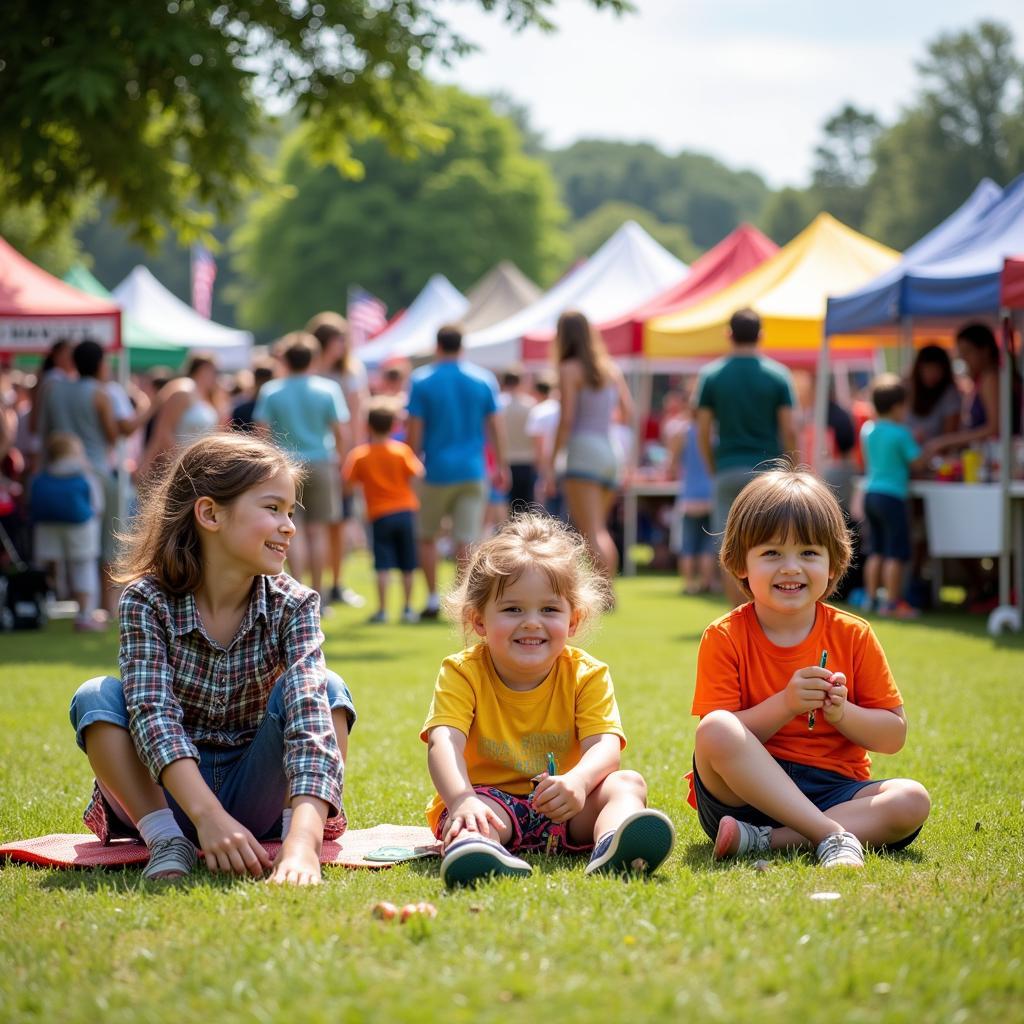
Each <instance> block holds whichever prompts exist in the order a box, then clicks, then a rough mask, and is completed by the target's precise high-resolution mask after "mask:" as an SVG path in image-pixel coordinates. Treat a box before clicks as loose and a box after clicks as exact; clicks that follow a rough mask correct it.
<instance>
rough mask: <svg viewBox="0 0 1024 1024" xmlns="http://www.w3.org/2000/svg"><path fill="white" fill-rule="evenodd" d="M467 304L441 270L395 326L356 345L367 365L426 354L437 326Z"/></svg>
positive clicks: (433, 343) (457, 315)
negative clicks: (365, 342) (364, 342)
mask: <svg viewBox="0 0 1024 1024" xmlns="http://www.w3.org/2000/svg"><path fill="white" fill-rule="evenodd" d="M468 308H469V300H468V299H467V298H466V296H465V295H463V294H462V292H460V291H459V290H458V289H457V288H456V287H455V286H454V285H453V284H452V283H451V281H449V280H448V278H447V277H445V276H444V274H434V275H433V276H432V277H431V278H430V280H429V281H427V283H426V284H425V285H424V286H423V290H422V291H421V292H420V293H419V295H417V296H416V298H415V299H413V300H412V302H411V303H410V305H409V308H408V309H407V310H406V311H405V312H404V313H403V314H402V316H401V317H399V319H398V322H397V323H395V324H394V326H392V327H389V328H388V329H387V330H385V331H384V332H383V333H382V334H378V335H377V337H376V338H374V339H373V341H370V342H368V343H367V344H365V345H361V346H360V347H359V349H358V355H359V358H360V360H361V361H362V362H363V363H365V364H366V365H367V366H379V365H380V364H381V363H383V362H386V361H387V360H388V359H400V358H405V359H415V358H417V357H421V356H429V355H430V354H431V353H432V352H433V351H434V348H435V347H436V344H437V329H438V328H439V327H441V326H442V325H444V324H447V323H453V322H455V321H457V320H459V318H460V317H461V316H462V314H463V313H465V312H466V310H467V309H468Z"/></svg>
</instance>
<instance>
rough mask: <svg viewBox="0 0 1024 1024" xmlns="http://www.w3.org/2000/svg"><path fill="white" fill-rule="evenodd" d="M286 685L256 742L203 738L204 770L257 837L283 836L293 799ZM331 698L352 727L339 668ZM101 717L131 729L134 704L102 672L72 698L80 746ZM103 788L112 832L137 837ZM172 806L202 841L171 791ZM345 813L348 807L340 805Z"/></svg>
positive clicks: (330, 683)
mask: <svg viewBox="0 0 1024 1024" xmlns="http://www.w3.org/2000/svg"><path fill="white" fill-rule="evenodd" d="M283 690H284V687H283V685H282V683H281V681H280V680H278V682H277V684H276V685H275V686H274V688H273V689H272V690H271V691H270V699H269V700H268V701H267V713H266V715H265V716H264V718H263V721H262V722H260V724H259V728H258V729H257V730H256V735H255V736H253V738H252V741H251V742H250V743H249V744H248V745H246V746H241V747H219V746H214V745H213V744H210V743H197V744H196V747H197V749H198V750H199V772H200V774H201V775H202V777H203V781H204V782H205V783H206V784H207V785H208V786H209V787H210V789H211V790H212V791H213V793H214V795H215V796H216V797H217V799H218V800H219V801H220V804H221V806H222V807H223V808H224V810H225V811H227V812H228V814H230V815H231V817H233V818H235V819H236V820H237V821H238V822H240V823H241V824H242V825H244V826H245V827H246V828H247V829H248V830H249V831H250V832H252V834H253V835H254V836H256V838H257V839H276V838H278V837H279V836H280V835H281V811H282V810H283V808H284V806H285V804H286V803H287V801H288V795H289V794H288V779H287V777H286V775H285V773H284V726H285V713H284V699H283ZM327 699H328V703H329V704H330V706H331V710H332V711H333V710H334V709H335V708H344V709H345V711H346V712H347V714H348V723H349V729H351V728H352V725H353V724H354V723H355V720H356V712H355V706H354V705H353V703H352V694H351V693H349V690H348V687H347V686H346V685H345V682H344V680H343V679H342V678H341V676H339V675H338V674H337V673H335V672H331V671H330V670H328V672H327ZM96 722H109V723H111V724H112V725H116V726H119V727H120V728H122V729H124V730H125V731H126V732H127V731H128V707H127V705H126V704H125V699H124V688H123V687H122V686H121V680H120V679H118V678H117V677H116V676H96V677H95V678H94V679H90V680H88V682H85V683H83V684H82V685H81V686H80V687H79V688H78V690H77V692H76V693H75V695H74V697H72V698H71V724H72V726H73V727H74V730H75V739H76V740H77V741H78V745H79V747H81V748H82V750H85V739H84V732H85V729H86V728H87V727H88V726H90V725H93V724H94V723H96ZM99 789H100V793H101V794H102V796H103V800H104V802H105V804H106V810H107V818H108V824H109V827H110V833H111V836H114V837H132V838H134V837H136V836H138V830H137V829H136V828H135V825H134V824H133V822H132V819H131V816H130V815H129V814H128V812H127V811H126V810H125V809H124V808H123V807H122V806H121V804H120V803H119V802H118V800H117V798H116V797H115V796H114V795H113V794H112V793H111V792H110V791H109V790H107V789H106V788H105V787H104V786H102V785H101V786H100V787H99ZM164 793H165V795H166V797H167V806H168V807H169V808H170V809H171V811H172V812H173V813H174V817H175V820H176V821H177V822H178V824H179V825H180V826H181V830H182V832H184V833H185V835H186V836H188V838H189V839H191V840H192V842H193V843H196V842H197V840H198V836H197V835H196V828H195V825H194V824H193V823H192V821H191V820H190V819H189V817H188V815H187V814H185V812H184V811H183V810H182V809H181V808H180V807H179V806H178V804H177V803H176V802H175V800H174V797H172V796H171V794H170V793H168V792H167V791H166V790H164ZM339 811H341V813H342V814H344V811H343V809H341V808H339Z"/></svg>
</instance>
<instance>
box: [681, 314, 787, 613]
mask: <svg viewBox="0 0 1024 1024" xmlns="http://www.w3.org/2000/svg"><path fill="white" fill-rule="evenodd" d="M729 340H730V343H731V351H730V353H729V355H727V356H725V357H724V358H722V359H718V360H716V361H715V362H713V363H711V364H709V365H708V366H705V367H704V369H703V370H702V371H701V373H700V376H699V378H698V380H697V392H696V399H695V405H696V407H697V438H698V443H699V445H700V449H701V452H702V453H703V455H704V458H705V459H706V460H707V464H708V470H709V471H710V473H711V476H712V480H713V481H714V507H713V511H712V529H713V530H714V531H715V534H716V536H717V537H718V538H719V540H720V539H721V535H722V531H723V530H724V529H725V521H726V518H727V517H728V515H729V509H730V508H731V507H732V503H733V501H734V500H735V499H736V496H737V495H738V494H739V493H740V491H741V490H743V488H744V487H745V486H746V485H747V484H748V483H749V482H750V480H751V479H752V478H753V477H754V475H755V474H756V473H758V472H760V471H761V470H763V469H766V468H768V467H767V464H768V463H769V462H771V460H772V459H777V458H779V457H780V456H781V455H784V454H786V453H790V452H793V453H795V451H796V429H795V427H794V424H793V407H794V405H795V404H796V402H795V399H794V397H793V381H792V378H791V377H790V375H789V370H787V369H786V367H784V366H783V365H782V364H781V363H777V362H775V360H774V359H769V358H767V357H766V356H764V355H762V354H761V353H760V352H759V351H758V342H759V341H760V340H761V318H760V317H759V316H758V315H757V313H755V312H754V311H753V310H752V309H740V310H737V311H736V312H735V313H733V315H732V318H731V319H730V320H729ZM716 424H717V427H718V441H717V444H716V443H715V442H714V441H713V432H714V430H713V428H714V426H715V425H716ZM725 589H726V594H727V596H728V597H730V598H731V599H732V602H733V604H739V603H741V601H743V600H745V599H746V598H745V597H744V596H743V594H742V592H741V591H740V589H739V587H738V586H737V585H736V583H735V582H734V581H733V580H732V579H731V577H729V576H728V574H726V579H725Z"/></svg>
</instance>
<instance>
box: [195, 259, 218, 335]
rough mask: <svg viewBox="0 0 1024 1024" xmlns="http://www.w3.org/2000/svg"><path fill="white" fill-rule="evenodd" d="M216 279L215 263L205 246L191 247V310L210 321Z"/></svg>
mask: <svg viewBox="0 0 1024 1024" xmlns="http://www.w3.org/2000/svg"><path fill="white" fill-rule="evenodd" d="M216 279H217V263H216V261H215V260H214V258H213V253H212V252H210V250H209V249H207V248H206V246H205V245H193V246H192V308H193V309H194V310H195V311H196V312H197V313H198V314H199V315H200V316H205V317H206V319H207V320H209V319H210V313H211V312H212V311H213V282H214V281H215V280H216Z"/></svg>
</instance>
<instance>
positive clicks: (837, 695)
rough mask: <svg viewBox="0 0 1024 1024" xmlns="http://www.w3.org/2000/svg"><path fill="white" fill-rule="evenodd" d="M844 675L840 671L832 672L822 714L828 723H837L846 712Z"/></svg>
mask: <svg viewBox="0 0 1024 1024" xmlns="http://www.w3.org/2000/svg"><path fill="white" fill-rule="evenodd" d="M846 694H847V689H846V676H844V675H843V673H842V672H833V673H832V689H830V690H829V691H828V695H827V696H826V697H825V708H824V712H823V713H824V715H825V721H826V722H828V724H829V725H838V724H839V723H840V722H841V721H842V720H843V715H845V714H846Z"/></svg>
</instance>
